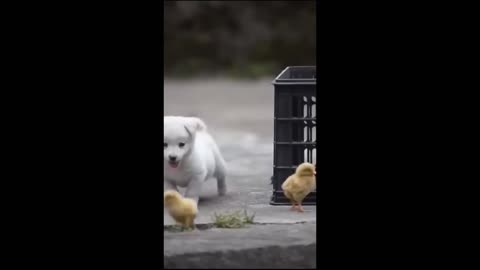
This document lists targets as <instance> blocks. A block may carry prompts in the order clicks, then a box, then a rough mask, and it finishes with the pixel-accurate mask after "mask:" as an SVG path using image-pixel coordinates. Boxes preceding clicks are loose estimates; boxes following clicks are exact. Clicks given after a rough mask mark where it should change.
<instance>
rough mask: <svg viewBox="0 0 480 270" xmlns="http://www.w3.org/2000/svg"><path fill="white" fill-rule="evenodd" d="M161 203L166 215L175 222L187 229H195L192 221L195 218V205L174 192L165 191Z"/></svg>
mask: <svg viewBox="0 0 480 270" xmlns="http://www.w3.org/2000/svg"><path fill="white" fill-rule="evenodd" d="M163 202H164V205H165V207H166V208H167V210H168V213H169V214H170V215H171V216H172V218H173V219H174V220H175V221H176V222H177V224H180V225H182V226H183V227H187V228H192V229H194V228H195V224H194V222H193V221H194V219H195V217H196V216H197V213H198V208H197V203H196V202H195V201H194V200H192V199H189V198H183V197H182V195H180V193H178V192H177V191H174V190H169V191H165V193H164V194H163Z"/></svg>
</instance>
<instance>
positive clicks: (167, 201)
mask: <svg viewBox="0 0 480 270" xmlns="http://www.w3.org/2000/svg"><path fill="white" fill-rule="evenodd" d="M181 199H182V195H180V193H178V192H176V191H175V190H168V191H165V192H164V193H163V204H164V205H165V207H167V208H170V207H171V206H172V205H174V204H175V203H178V202H179V201H180V200H181Z"/></svg>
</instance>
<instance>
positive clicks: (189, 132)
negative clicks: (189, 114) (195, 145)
mask: <svg viewBox="0 0 480 270" xmlns="http://www.w3.org/2000/svg"><path fill="white" fill-rule="evenodd" d="M183 127H184V128H185V130H186V131H187V133H188V136H189V137H193V134H192V132H191V131H190V130H189V129H188V127H187V126H183Z"/></svg>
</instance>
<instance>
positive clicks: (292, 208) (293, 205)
mask: <svg viewBox="0 0 480 270" xmlns="http://www.w3.org/2000/svg"><path fill="white" fill-rule="evenodd" d="M290 202H291V203H292V207H291V208H290V210H291V211H293V210H295V209H297V205H296V203H295V202H294V201H293V200H290Z"/></svg>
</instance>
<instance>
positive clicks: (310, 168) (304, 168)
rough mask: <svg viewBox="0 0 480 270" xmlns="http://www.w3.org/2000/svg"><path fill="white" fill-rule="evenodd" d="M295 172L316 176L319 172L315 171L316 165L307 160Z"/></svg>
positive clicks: (301, 174)
mask: <svg viewBox="0 0 480 270" xmlns="http://www.w3.org/2000/svg"><path fill="white" fill-rule="evenodd" d="M295 174H296V175H298V176H314V175H316V174H317V172H316V171H315V165H313V164H311V163H308V162H305V163H302V164H300V165H299V166H298V167H297V170H296V171H295Z"/></svg>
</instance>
